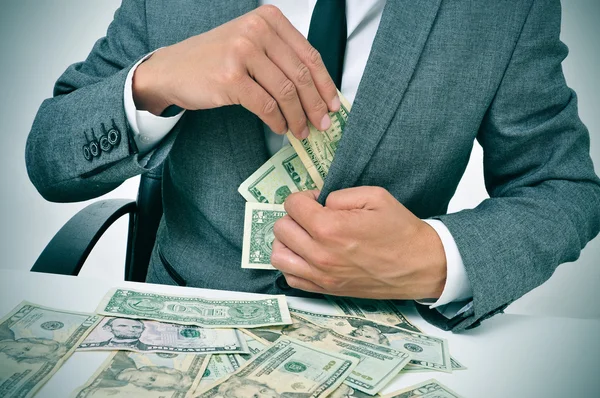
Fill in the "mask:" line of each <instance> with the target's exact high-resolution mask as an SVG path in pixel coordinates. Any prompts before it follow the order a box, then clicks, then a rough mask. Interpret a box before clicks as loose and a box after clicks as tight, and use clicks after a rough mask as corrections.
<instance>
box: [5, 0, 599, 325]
mask: <svg viewBox="0 0 600 398" xmlns="http://www.w3.org/2000/svg"><path fill="white" fill-rule="evenodd" d="M119 4H120V1H119V0H88V1H80V0H53V1H39V0H5V1H3V4H2V7H1V12H0V93H1V97H0V98H1V99H0V128H1V129H2V130H3V131H2V133H0V150H1V155H0V181H1V182H2V184H1V186H2V189H1V190H0V195H1V203H2V206H0V220H2V222H1V224H0V253H2V254H3V255H2V261H1V262H0V267H2V268H13V269H20V270H28V269H29V268H30V267H31V266H32V265H33V263H34V262H35V260H36V258H37V256H38V255H39V253H40V252H41V251H42V250H43V248H44V247H45V245H46V243H47V242H48V241H49V240H50V239H51V238H52V236H53V235H54V233H55V232H56V231H57V230H58V229H59V228H60V227H61V226H62V225H63V224H64V223H65V222H66V221H67V220H68V219H69V218H70V217H71V216H72V215H73V214H75V213H76V212H77V211H78V210H79V209H81V208H83V207H85V206H86V205H87V204H89V203H91V202H83V203H75V204H54V203H48V202H46V201H45V200H44V199H42V197H41V196H39V195H38V193H37V192H36V190H35V189H34V187H33V186H32V185H31V183H30V182H29V179H28V177H27V173H26V169H25V159H24V149H25V141H26V138H27V134H28V132H29V129H30V127H31V123H32V121H33V118H34V116H35V114H36V111H37V109H38V107H39V105H40V104H41V102H42V101H43V100H44V99H45V98H47V97H49V96H51V94H52V86H53V84H54V82H55V80H56V79H57V78H58V76H59V75H60V74H61V73H62V72H63V71H64V70H65V68H66V67H67V66H68V65H69V64H71V63H74V62H78V61H81V60H83V59H85V57H86V55H87V54H88V52H89V51H90V49H91V48H92V45H93V44H94V42H95V41H96V40H97V39H98V38H100V37H101V36H103V35H104V34H105V32H106V28H107V26H108V24H109V23H110V21H111V20H112V16H113V13H114V11H115V10H116V9H117V8H118V6H119ZM599 19H600V2H598V1H597V0H570V1H563V31H562V39H563V41H564V42H565V43H566V44H567V45H568V46H569V48H570V50H571V52H570V55H569V57H568V58H567V59H566V61H565V62H564V64H563V66H564V71H565V75H566V78H567V82H568V83H569V85H570V86H571V87H572V88H573V89H574V90H575V91H576V92H577V94H578V96H579V110H580V115H581V118H582V119H583V121H584V123H586V125H587V126H588V128H589V130H590V135H591V155H592V158H593V159H594V163H595V166H596V172H597V173H598V172H600V114H599V112H598V110H600V94H599V93H600V78H599V76H600V75H599V72H598V71H599V70H600V51H599V49H600V46H599V43H600V41H599V40H598V39H597V38H598V37H600V25H599V24H598V23H597V21H598V20H599ZM481 163H482V151H481V148H480V147H479V146H478V145H476V146H475V148H474V150H473V154H472V156H471V162H470V163H469V167H468V168H467V171H466V174H465V176H464V177H463V179H462V181H461V183H460V186H459V189H458V191H457V193H456V196H455V197H454V198H453V200H452V202H451V204H450V209H449V211H450V212H454V211H458V210H460V209H463V208H472V207H475V206H476V205H477V204H478V203H479V202H480V201H481V200H483V199H484V198H485V197H487V194H486V192H485V189H484V185H483V172H482V167H481ZM138 181H139V179H138V178H134V179H131V180H129V181H127V182H125V183H124V184H123V185H122V186H121V187H119V188H118V189H116V190H115V191H113V192H111V193H109V194H107V195H105V196H104V197H105V198H135V196H136V193H137V184H138ZM126 233H127V221H126V220H125V219H123V220H121V221H119V222H117V223H116V224H115V225H114V227H113V228H111V229H110V230H109V231H108V233H107V234H106V235H105V236H104V237H103V238H102V239H101V240H100V242H99V244H98V246H97V248H96V249H94V251H93V252H92V254H91V255H90V257H89V259H88V261H87V263H86V265H85V266H84V270H83V271H82V275H87V276H99V277H103V278H115V279H122V269H123V263H124V258H125V236H126ZM549 243H550V244H551V242H549ZM599 259H600V238H596V239H594V240H593V241H592V242H590V243H589V244H588V246H587V247H586V248H585V249H584V250H583V252H582V254H581V258H580V259H579V260H578V261H576V262H574V263H569V264H564V265H562V266H561V267H559V269H558V270H557V272H556V273H555V274H554V276H553V277H552V278H551V279H550V280H549V281H548V282H547V283H546V284H544V285H542V286H541V287H539V288H538V289H536V290H534V291H532V292H531V293H529V294H527V295H526V296H524V297H523V298H521V299H520V300H518V301H516V302H515V303H513V304H512V305H511V306H510V307H509V308H508V310H507V312H513V313H525V314H537V315H553V316H566V317H581V318H600V305H598V304H599V303H600V264H599Z"/></svg>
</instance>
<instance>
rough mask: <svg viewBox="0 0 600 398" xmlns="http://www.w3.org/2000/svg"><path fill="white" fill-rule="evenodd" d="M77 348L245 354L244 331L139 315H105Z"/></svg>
mask: <svg viewBox="0 0 600 398" xmlns="http://www.w3.org/2000/svg"><path fill="white" fill-rule="evenodd" d="M78 349H79V350H84V351H85V350H87V351H90V350H94V351H98V350H105V351H111V350H115V351H116V350H119V351H135V352H166V353H171V352H174V353H188V354H189V353H200V354H207V353H210V354H226V353H238V354H249V353H250V350H249V349H248V345H247V344H246V338H245V335H244V334H243V333H242V332H240V331H239V330H236V329H206V328H201V327H199V326H194V325H178V324H175V323H166V322H158V321H149V320H142V319H130V318H115V317H106V318H104V319H103V320H102V321H101V322H100V323H99V324H98V326H96V327H95V328H94V330H93V331H92V332H91V333H90V334H89V335H88V336H87V338H86V339H85V340H84V341H83V343H81V344H80V345H79V348H78Z"/></svg>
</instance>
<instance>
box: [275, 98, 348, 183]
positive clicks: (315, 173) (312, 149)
mask: <svg viewBox="0 0 600 398" xmlns="http://www.w3.org/2000/svg"><path fill="white" fill-rule="evenodd" d="M338 95H339V96H340V100H341V102H342V105H341V107H340V110H339V111H338V112H330V113H329V117H330V118H331V126H330V127H329V128H328V129H327V130H325V131H319V130H318V129H317V128H316V127H315V126H313V125H312V123H310V122H308V128H309V130H310V134H309V136H308V138H305V139H303V140H298V139H297V138H296V137H294V135H293V134H292V133H291V132H290V131H288V132H287V133H286V135H287V137H288V139H289V141H290V143H291V144H292V146H293V147H294V149H295V150H296V153H297V154H298V156H299V157H300V160H301V161H302V163H304V166H305V167H306V169H307V170H308V173H309V174H310V176H311V177H312V179H313V181H314V183H315V185H316V186H317V188H318V189H322V188H323V183H324V181H325V177H326V176H327V174H328V173H329V168H330V167H331V163H332V162H333V158H334V156H335V152H336V150H337V147H338V144H339V142H340V140H341V139H342V134H343V132H344V128H345V127H346V121H347V120H348V114H349V113H350V103H348V101H347V100H346V99H345V98H344V97H343V96H342V94H341V93H340V92H338Z"/></svg>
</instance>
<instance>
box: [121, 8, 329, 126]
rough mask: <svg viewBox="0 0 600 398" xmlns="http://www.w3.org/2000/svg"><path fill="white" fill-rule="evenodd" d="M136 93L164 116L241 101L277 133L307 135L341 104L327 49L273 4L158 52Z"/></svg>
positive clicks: (136, 81)
mask: <svg viewBox="0 0 600 398" xmlns="http://www.w3.org/2000/svg"><path fill="white" fill-rule="evenodd" d="M133 98H134V101H135V104H136V107H137V108H138V109H139V110H148V111H149V112H151V113H153V114H155V115H160V114H161V113H162V112H163V110H164V109H165V108H166V107H168V106H170V105H177V106H179V107H181V108H184V109H189V110H197V109H211V108H217V107H221V106H225V105H234V104H240V105H242V106H243V107H244V108H246V109H248V110H249V111H251V112H252V113H254V114H256V115H257V116H258V117H259V118H260V119H262V120H263V121H264V122H265V123H266V124H267V125H268V126H269V127H270V128H271V130H273V131H274V132H275V133H278V134H284V133H285V132H286V131H287V130H288V129H290V130H291V131H292V133H293V134H294V135H295V136H296V137H297V138H306V137H307V136H308V127H307V124H306V121H307V117H308V120H310V122H311V123H312V124H313V125H315V127H317V128H318V129H319V130H326V129H327V128H328V127H329V125H330V124H331V121H330V119H329V116H328V112H329V111H337V110H339V108H340V99H339V97H338V95H337V90H336V87H335V84H334V82H333V81H332V80H331V77H330V76H329V73H328V72H327V69H326V67H325V65H324V64H323V61H322V60H321V56H320V54H319V53H318V52H317V50H315V48H314V47H312V46H311V45H310V44H309V42H308V41H307V40H306V39H305V38H304V37H303V36H302V34H301V33H300V32H298V31H297V30H296V29H295V28H294V27H293V26H292V24H291V23H290V22H289V21H288V20H287V18H286V17H285V16H284V15H283V14H282V13H281V11H279V9H278V8H277V7H274V6H262V7H259V8H257V9H256V10H253V11H251V12H249V13H247V14H245V15H243V16H241V17H239V18H237V19H234V20H232V21H230V22H227V23H226V24H223V25H221V26H219V27H217V28H215V29H213V30H211V31H208V32H206V33H203V34H200V35H197V36H193V37H191V38H189V39H187V40H184V41H182V42H179V43H177V44H174V45H172V46H169V47H164V48H162V49H160V50H158V51H156V52H155V53H154V54H153V55H152V56H151V57H150V58H149V59H148V60H146V61H145V62H143V63H142V64H140V65H139V66H138V68H137V69H136V71H135V74H134V77H133Z"/></svg>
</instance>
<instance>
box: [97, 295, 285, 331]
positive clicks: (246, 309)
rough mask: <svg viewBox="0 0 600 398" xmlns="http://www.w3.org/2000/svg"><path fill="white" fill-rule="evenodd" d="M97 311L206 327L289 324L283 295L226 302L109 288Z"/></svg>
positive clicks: (250, 326)
mask: <svg viewBox="0 0 600 398" xmlns="http://www.w3.org/2000/svg"><path fill="white" fill-rule="evenodd" d="M96 312H97V313H99V314H102V315H107V316H114V317H119V318H134V319H152V320H156V321H162V322H171V323H179V324H182V325H198V326H202V327H205V328H254V327H259V326H269V325H289V324H291V323H292V320H291V318H290V314H289V310H288V307H287V302H286V299H285V296H281V295H279V296H269V297H267V298H259V299H238V300H229V299H205V298H201V297H195V296H175V295H166V294H159V293H148V292H140V291H136V290H132V289H112V290H111V291H109V292H108V293H107V294H106V295H105V296H104V298H103V299H102V301H101V302H100V304H99V305H98V308H97V309H96Z"/></svg>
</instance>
